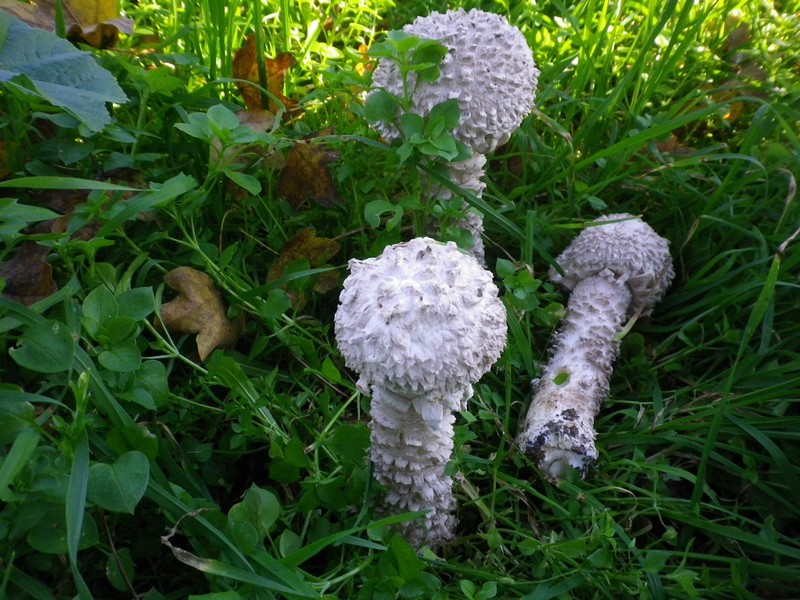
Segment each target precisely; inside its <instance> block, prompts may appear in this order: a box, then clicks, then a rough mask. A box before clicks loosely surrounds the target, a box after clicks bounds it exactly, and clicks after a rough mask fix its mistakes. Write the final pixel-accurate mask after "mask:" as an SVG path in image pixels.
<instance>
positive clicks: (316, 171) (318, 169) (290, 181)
mask: <svg viewBox="0 0 800 600" xmlns="http://www.w3.org/2000/svg"><path fill="white" fill-rule="evenodd" d="M310 139H311V138H306V139H305V140H301V141H298V142H295V144H294V145H293V146H292V147H291V148H290V149H289V151H288V152H287V153H286V164H285V165H284V167H283V169H282V170H281V174H280V177H279V178H278V187H277V193H278V196H280V197H282V198H285V199H286V201H287V202H289V204H291V205H292V207H294V208H298V207H300V206H301V205H302V204H304V203H305V202H307V201H308V200H309V199H311V200H313V201H314V202H316V203H317V204H319V205H321V206H333V205H334V204H341V203H342V198H341V196H340V195H339V191H338V190H337V189H336V186H335V185H334V183H333V177H332V176H331V172H330V169H329V168H328V165H329V164H330V163H332V162H334V161H336V160H338V159H339V153H338V152H336V151H333V150H326V149H325V148H324V147H323V146H322V145H321V144H313V143H311V142H310Z"/></svg>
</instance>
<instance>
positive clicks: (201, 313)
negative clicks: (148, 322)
mask: <svg viewBox="0 0 800 600" xmlns="http://www.w3.org/2000/svg"><path fill="white" fill-rule="evenodd" d="M164 281H165V282H166V284H167V285H168V286H169V287H171V288H172V289H173V290H175V291H177V292H178V297H177V298H175V299H174V300H172V301H171V302H167V303H166V304H163V305H162V306H161V311H160V316H161V323H163V325H164V327H165V328H166V329H167V330H169V331H170V332H172V333H196V334H197V338H196V340H195V341H196V343H197V353H198V355H199V356H200V360H201V361H205V359H206V358H207V357H208V355H209V354H211V352H213V351H214V350H215V349H216V348H226V347H230V346H233V345H234V344H235V343H236V340H237V339H238V338H239V336H240V335H241V333H242V330H243V328H244V315H241V316H240V317H239V318H237V319H236V320H234V321H231V320H230V319H228V317H227V315H226V309H225V303H224V302H223V301H222V295H221V294H220V293H219V291H217V289H216V288H215V287H214V282H213V281H212V280H211V277H209V276H208V275H206V274H205V273H202V272H200V271H197V270H196V269H192V268H191V267H178V268H177V269H173V270H172V271H170V272H169V273H167V274H166V275H164ZM156 325H158V321H156Z"/></svg>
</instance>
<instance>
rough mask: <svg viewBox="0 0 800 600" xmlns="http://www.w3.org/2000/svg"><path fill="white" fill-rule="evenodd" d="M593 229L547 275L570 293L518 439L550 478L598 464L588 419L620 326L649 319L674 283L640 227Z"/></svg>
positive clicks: (662, 254)
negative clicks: (639, 318) (636, 319)
mask: <svg viewBox="0 0 800 600" xmlns="http://www.w3.org/2000/svg"><path fill="white" fill-rule="evenodd" d="M594 223H595V224H596V225H594V226H590V227H589V228H587V229H585V230H584V231H583V232H582V233H581V234H580V235H579V236H578V237H577V238H576V239H575V240H574V241H573V242H572V244H570V246H569V247H568V248H567V249H566V250H565V251H564V252H563V253H562V254H561V256H559V257H558V258H557V259H556V262H557V263H558V264H559V265H560V266H561V269H562V270H563V275H562V274H559V273H558V272H557V271H556V270H555V269H551V270H550V278H551V279H552V280H553V281H554V282H555V283H557V284H559V285H561V286H562V287H564V288H566V289H568V290H571V291H572V293H571V295H570V298H569V302H568V304H567V315H566V317H565V319H564V321H563V323H562V325H561V328H560V330H559V332H558V333H557V334H556V345H555V349H554V350H553V351H552V354H551V356H550V360H549V361H548V363H547V365H546V366H545V367H544V369H543V371H542V373H541V375H540V376H539V378H538V379H535V380H534V381H533V388H534V396H533V400H532V402H531V405H530V408H529V409H528V414H527V416H526V417H525V420H524V422H523V425H522V431H521V433H520V434H519V438H518V441H519V445H520V447H521V448H522V449H523V450H524V451H525V452H527V453H528V454H530V455H531V456H532V457H533V458H534V459H535V460H536V461H537V463H538V464H539V467H540V469H541V470H542V472H543V473H545V474H547V475H549V476H551V477H555V478H560V477H563V476H564V475H565V474H566V471H567V467H568V466H571V467H574V468H576V469H578V470H579V471H580V472H581V475H585V473H586V471H587V470H588V468H589V467H590V466H591V465H592V464H594V462H595V461H596V460H597V448H596V447H595V443H594V440H595V430H594V419H595V416H596V414H597V412H598V411H599V408H600V404H601V403H602V402H603V400H604V399H605V398H606V396H608V392H609V377H610V376H611V371H612V368H613V367H612V365H613V363H614V360H616V358H617V355H618V354H619V346H620V340H619V338H618V336H619V334H620V333H621V332H622V329H623V323H624V321H625V320H626V319H628V318H630V317H635V316H638V315H645V316H646V315H649V314H650V312H651V311H652V310H653V307H654V306H655V304H656V303H657V302H658V301H659V300H660V299H661V297H662V296H663V295H664V292H665V291H666V289H667V288H668V287H669V284H670V282H671V281H672V277H673V275H674V272H673V270H672V259H671V258H670V255H669V243H668V242H667V240H665V239H664V238H662V237H660V236H659V235H658V234H657V233H656V232H655V231H653V229H652V228H651V227H650V226H649V225H647V224H646V223H645V222H644V221H642V220H641V219H639V218H637V217H633V216H631V215H628V214H616V215H608V216H604V217H600V218H599V219H597V220H595V221H594Z"/></svg>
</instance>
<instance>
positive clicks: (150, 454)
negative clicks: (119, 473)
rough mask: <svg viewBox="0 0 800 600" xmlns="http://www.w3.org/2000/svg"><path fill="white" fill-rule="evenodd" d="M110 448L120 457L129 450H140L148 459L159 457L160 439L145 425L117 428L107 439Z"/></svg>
mask: <svg viewBox="0 0 800 600" xmlns="http://www.w3.org/2000/svg"><path fill="white" fill-rule="evenodd" d="M106 442H107V443H108V446H109V448H111V450H113V451H114V452H116V453H117V454H119V455H122V454H124V453H125V452H127V451H129V450H138V451H139V452H141V453H142V454H144V455H145V456H146V457H147V458H148V459H150V460H155V458H156V456H157V455H158V438H157V437H156V436H155V435H153V433H152V432H151V431H150V430H149V429H147V427H145V426H144V425H129V426H126V427H115V428H114V429H112V430H111V431H110V432H109V434H108V436H107V437H106Z"/></svg>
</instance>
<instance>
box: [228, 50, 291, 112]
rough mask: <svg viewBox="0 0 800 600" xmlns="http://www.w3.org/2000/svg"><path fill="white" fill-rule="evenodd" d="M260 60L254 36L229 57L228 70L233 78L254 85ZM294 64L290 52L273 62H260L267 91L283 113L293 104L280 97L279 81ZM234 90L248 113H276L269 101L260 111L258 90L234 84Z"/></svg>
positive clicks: (274, 107) (272, 103)
mask: <svg viewBox="0 0 800 600" xmlns="http://www.w3.org/2000/svg"><path fill="white" fill-rule="evenodd" d="M260 56H261V53H260V52H258V50H257V49H256V39H255V36H253V35H250V36H247V40H246V42H245V45H244V46H242V47H241V48H239V49H238V50H237V51H236V53H235V54H234V55H233V65H232V70H233V76H234V78H236V79H243V80H245V81H251V82H253V83H255V84H256V85H258V83H259V77H258V61H259V60H260ZM296 62H297V59H295V57H294V56H293V55H292V54H291V53H290V52H282V53H281V54H278V56H276V57H275V58H265V59H264V64H265V67H266V72H267V90H268V91H269V93H270V94H272V95H273V96H274V97H275V98H277V99H278V100H280V102H281V103H282V104H283V106H284V108H286V109H288V108H290V107H292V106H294V105H295V104H297V102H296V101H295V100H290V99H289V98H287V97H286V96H284V95H283V81H284V79H285V77H286V72H287V71H288V70H289V67H291V66H292V65H294V64H295V63H296ZM236 87H237V88H239V93H240V94H241V95H242V100H244V105H245V106H246V107H247V108H248V109H250V110H263V109H265V108H266V110H268V111H269V112H271V113H276V112H278V108H279V106H278V104H277V103H276V102H275V100H273V99H272V98H270V99H269V103H268V104H267V106H266V107H264V104H263V102H262V99H261V90H260V89H259V88H258V87H256V86H253V85H249V84H247V83H240V82H237V83H236Z"/></svg>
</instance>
